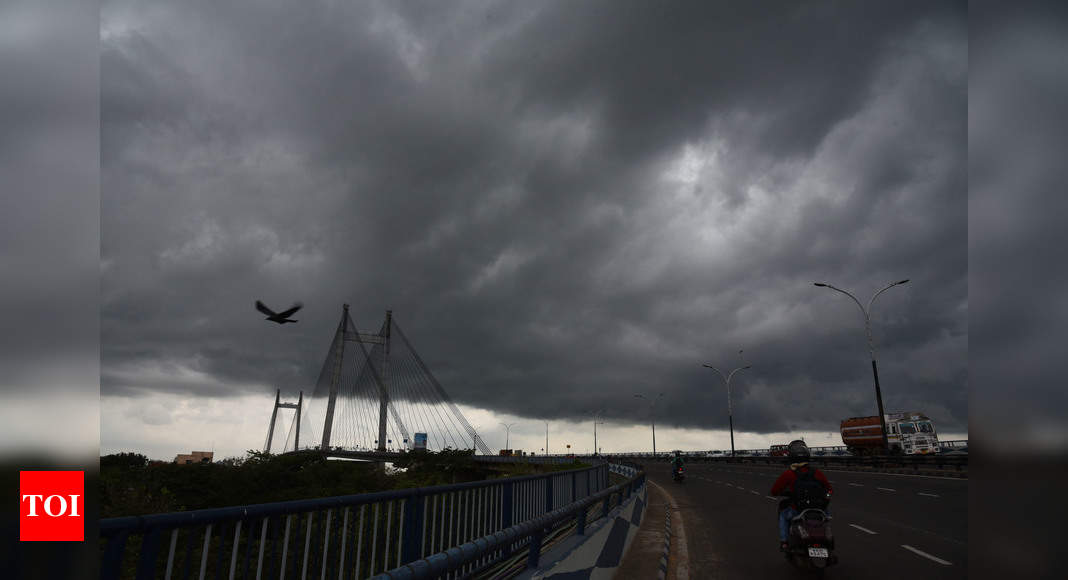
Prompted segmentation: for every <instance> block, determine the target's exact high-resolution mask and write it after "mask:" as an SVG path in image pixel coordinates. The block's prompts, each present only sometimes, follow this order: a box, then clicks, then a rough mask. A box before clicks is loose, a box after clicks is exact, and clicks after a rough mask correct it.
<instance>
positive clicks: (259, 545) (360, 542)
mask: <svg viewBox="0 0 1068 580" xmlns="http://www.w3.org/2000/svg"><path fill="white" fill-rule="evenodd" d="M613 471H615V469H613ZM634 479H635V478H634V477H632V478H631V480H630V481H631V486H630V487H628V488H627V492H626V493H628V494H629V493H630V491H631V490H632V489H633V481H634ZM617 488H618V486H617V487H616V488H610V485H609V465H608V464H606V463H601V464H599V465H595V466H594V467H590V468H585V469H575V470H570V471H560V472H555V473H548V474H540V475H528V476H521V477H511V478H504V479H495V480H488V481H477V482H469V483H460V484H454V485H446V486H438V487H428V488H414V489H404V490H396V491H387V492H378V493H369V494H360V495H348V496H340V497H329V498H320V499H309V500H298V501H287V502H278V503H268V504H257V505H249V506H238V507H228V508H216V509H205V510H195V511H188V512H176V513H166V514H153V515H146V516H134V517H122V518H111V519H105V520H101V521H100V537H101V543H102V544H103V545H102V549H103V556H102V559H101V578H103V579H104V580H113V579H117V578H136V580H148V579H150V578H163V579H164V580H172V579H174V580H177V579H182V580H187V579H189V578H196V579H198V580H204V579H205V578H220V579H221V578H230V579H233V578H257V579H260V578H302V579H303V578H309V577H311V578H320V579H325V578H330V579H334V578H337V579H338V580H344V579H346V578H366V577H368V576H373V575H375V574H378V573H381V572H383V571H387V570H393V569H395V568H398V567H402V566H404V565H406V564H409V563H412V562H416V561H420V560H422V559H424V558H427V557H428V556H432V555H434V554H438V553H441V552H442V551H443V550H448V549H451V548H454V547H455V546H463V545H466V543H468V542H472V541H476V539H479V538H485V537H486V536H487V535H494V534H499V533H503V532H505V531H507V530H510V529H513V528H515V527H516V526H517V525H520V524H522V525H527V524H529V523H530V522H542V521H543V520H545V518H546V517H549V520H552V522H554V525H556V524H559V521H558V519H554V518H559V517H563V516H561V515H560V514H561V513H564V514H565V515H566V516H567V517H571V518H572V519H575V517H576V516H575V513H577V510H580V509H586V510H591V509H593V508H592V507H591V506H594V504H598V502H600V503H601V504H604V505H607V504H608V503H610V501H605V498H606V497H607V498H609V500H610V499H611V497H610V496H611V495H612V494H617V495H618V494H619V493H621V492H620V490H619V489H617ZM606 494H607V495H606ZM583 502H584V503H583ZM583 506H585V507H583ZM594 507H596V506H594ZM602 509H604V510H605V511H607V508H602ZM561 510H563V512H561ZM550 516H551V517H550ZM539 518H540V519H539ZM545 521H548V520H545ZM576 522H580V523H577V524H576V525H577V526H578V530H579V532H580V533H581V530H582V529H583V528H584V525H585V523H584V522H585V517H582V518H578V519H577V520H576ZM528 527H529V526H528ZM535 527H537V526H535ZM530 529H534V528H530ZM538 529H542V528H538ZM506 536H507V537H508V538H511V540H510V541H509V542H508V543H506V544H501V543H496V544H494V545H493V549H492V550H489V549H488V548H487V550H480V551H479V552H478V557H477V558H474V557H473V558H465V559H463V562H462V563H461V564H457V565H455V566H453V565H451V564H450V566H449V567H448V571H449V575H448V577H457V578H458V577H462V576H466V575H469V574H471V573H472V572H475V571H477V570H481V569H485V568H486V567H487V566H491V565H497V564H499V563H501V562H502V561H505V560H507V559H508V558H509V557H510V556H512V555H513V554H514V553H515V552H516V551H517V550H521V549H530V543H531V542H541V541H542V540H541V539H539V537H538V535H537V534H533V533H527V528H523V530H520V531H514V532H513V533H510V534H506ZM532 553H533V552H532ZM532 557H533V556H532ZM535 561H536V559H535ZM450 562H453V563H455V559H450ZM438 567H439V566H438V565H437V564H435V565H434V569H435V570H436V569H438ZM420 577H423V576H420Z"/></svg>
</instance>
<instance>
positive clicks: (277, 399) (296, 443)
mask: <svg viewBox="0 0 1068 580" xmlns="http://www.w3.org/2000/svg"><path fill="white" fill-rule="evenodd" d="M303 406H304V391H300V395H299V396H298V398H297V402H296V403H283V402H282V389H278V390H277V391H276V392H275V394H274V410H273V411H271V424H270V426H269V427H267V444H266V445H264V447H263V450H264V452H266V453H270V452H271V441H273V440H274V424H275V421H276V420H277V419H278V409H293V410H295V411H296V413H295V414H294V415H293V422H294V423H296V425H295V429H296V430H297V431H296V433H295V434H294V435H293V451H296V450H298V449H300V412H301V409H302V408H303ZM283 443H284V442H283ZM284 446H285V445H283V447H284ZM282 451H283V452H284V451H285V449H283V450H282Z"/></svg>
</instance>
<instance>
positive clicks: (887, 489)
mask: <svg viewBox="0 0 1068 580" xmlns="http://www.w3.org/2000/svg"><path fill="white" fill-rule="evenodd" d="M875 489H881V490H883V491H897V490H896V489H890V488H889V487H877V488H875Z"/></svg>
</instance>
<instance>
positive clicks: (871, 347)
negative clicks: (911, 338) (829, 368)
mask: <svg viewBox="0 0 1068 580" xmlns="http://www.w3.org/2000/svg"><path fill="white" fill-rule="evenodd" d="M908 281H909V280H908V278H906V279H904V280H901V281H899V282H894V283H892V284H890V285H889V286H887V287H886V288H883V289H882V290H879V291H878V292H876V293H875V295H873V296H872V297H871V300H869V301H868V307H867V308H864V305H862V304H861V303H860V300H857V297H856V296H853V295H852V294H850V293H849V292H846V291H845V290H842V289H841V288H835V287H834V286H831V285H830V284H825V283H822V282H813V284H814V285H816V286H819V287H820V288H830V289H831V290H837V291H838V292H841V293H842V294H845V295H846V296H849V297H850V298H852V299H853V302H856V303H857V308H860V311H861V312H862V313H863V314H864V332H865V333H867V335H868V354H870V355H871V372H872V375H873V376H874V377H875V400H876V401H877V402H878V403H879V424H880V425H881V426H882V428H883V451H884V452H885V453H887V454H889V453H890V442H889V441H888V440H887V437H886V413H885V412H884V411H883V392H882V390H881V389H880V388H879V368H878V366H876V364H875V343H874V342H873V341H872V338H871V305H872V304H873V303H874V302H875V299H876V298H878V297H879V295H880V294H882V293H883V292H886V291H887V290H889V289H891V288H893V287H894V286H900V285H902V284H905V283H907V282H908Z"/></svg>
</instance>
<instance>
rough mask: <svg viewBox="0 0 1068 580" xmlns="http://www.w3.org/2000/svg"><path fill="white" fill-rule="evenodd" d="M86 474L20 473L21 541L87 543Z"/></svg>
mask: <svg viewBox="0 0 1068 580" xmlns="http://www.w3.org/2000/svg"><path fill="white" fill-rule="evenodd" d="M84 500H85V472H82V471H20V472H19V507H20V510H19V514H20V515H19V540H20V541H23V542H83V541H85V501H84Z"/></svg>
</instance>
